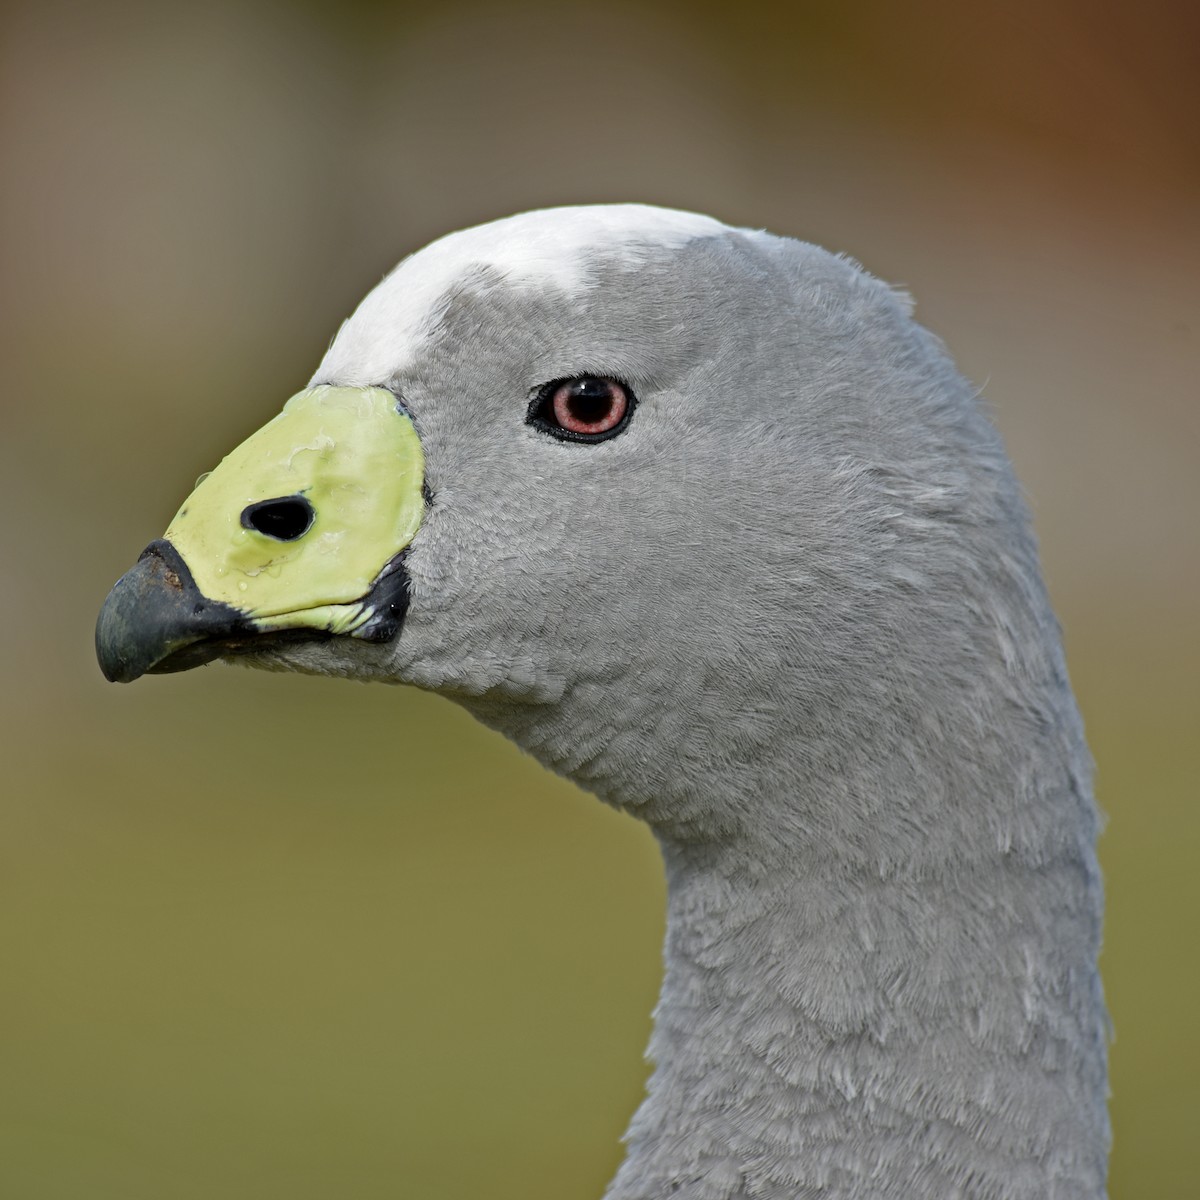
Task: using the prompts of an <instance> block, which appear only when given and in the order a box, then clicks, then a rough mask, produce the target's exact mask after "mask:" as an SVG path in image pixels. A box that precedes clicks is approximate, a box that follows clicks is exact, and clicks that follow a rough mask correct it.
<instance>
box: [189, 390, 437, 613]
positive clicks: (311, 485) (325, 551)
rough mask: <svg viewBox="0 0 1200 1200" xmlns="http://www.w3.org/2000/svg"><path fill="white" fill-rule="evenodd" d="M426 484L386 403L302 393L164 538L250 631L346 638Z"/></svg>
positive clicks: (404, 421) (411, 443)
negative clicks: (318, 633) (319, 632)
mask: <svg viewBox="0 0 1200 1200" xmlns="http://www.w3.org/2000/svg"><path fill="white" fill-rule="evenodd" d="M424 475H425V463H424V457H423V455H422V452H421V443H420V440H419V439H418V437H417V433H416V430H415V429H414V428H413V424H412V421H411V420H410V419H409V417H408V415H407V414H406V413H405V412H404V411H403V410H402V409H401V407H400V405H399V403H398V401H397V400H396V397H395V396H394V395H393V394H392V393H391V392H388V391H385V390H384V389H382V388H374V387H369V388H351V387H316V388H310V389H309V390H307V391H303V392H300V393H298V394H297V395H295V396H293V397H292V398H291V399H290V400H289V401H288V402H287V404H285V405H284V407H283V411H282V412H281V413H280V414H279V415H278V416H277V417H275V419H274V420H272V421H270V422H268V423H267V424H266V425H264V426H263V428H262V429H260V430H259V431H258V432H257V433H255V434H253V435H252V436H251V437H249V438H248V439H247V440H246V441H244V442H243V443H242V444H241V445H240V446H238V447H237V449H236V450H234V451H233V452H232V453H231V454H229V455H228V456H227V457H226V458H225V459H223V460H222V462H221V464H220V466H218V467H217V468H216V470H214V471H212V472H211V473H210V474H208V475H207V476H204V477H202V478H201V480H200V482H199V483H198V484H197V486H196V490H195V491H194V492H193V493H192V494H191V495H190V496H189V497H188V498H187V500H186V501H184V504H183V506H182V507H181V508H180V510H179V512H178V513H177V514H176V516H175V519H174V520H173V521H172V522H171V524H170V526H169V527H168V529H167V532H166V535H165V537H166V540H167V541H168V542H170V543H171V545H172V546H174V547H175V549H176V550H177V551H178V552H179V554H180V556H181V557H182V558H183V561H184V562H185V563H186V564H187V567H188V569H189V570H190V571H191V573H192V578H193V579H194V581H195V584H196V587H197V588H198V589H199V591H200V592H201V593H202V594H203V595H204V596H205V597H206V598H207V599H209V600H214V601H219V602H221V603H223V604H226V605H229V606H230V607H231V608H234V609H237V610H238V611H239V612H240V613H241V614H243V615H244V617H245V618H246V620H247V622H248V623H249V624H250V625H251V626H253V627H254V628H257V629H259V630H261V631H263V632H270V631H275V630H283V629H314V630H325V631H328V632H329V633H335V634H345V633H353V632H354V630H356V629H358V628H359V627H360V626H361V625H363V624H364V623H365V622H367V621H368V620H369V619H370V618H371V616H372V615H373V614H372V609H371V605H370V602H369V599H368V593H369V592H370V590H371V586H372V583H373V582H374V581H375V579H376V577H377V576H378V575H379V574H380V572H381V571H382V570H383V568H384V567H385V566H386V565H387V564H388V562H389V561H390V560H391V559H392V558H394V557H395V556H396V555H397V554H399V553H400V551H401V550H403V549H404V548H405V547H406V546H407V545H408V544H409V542H411V541H412V538H413V535H414V534H415V533H416V532H417V529H418V527H419V526H420V524H421V517H422V515H423V513H424V497H423V494H422V485H423V483H424Z"/></svg>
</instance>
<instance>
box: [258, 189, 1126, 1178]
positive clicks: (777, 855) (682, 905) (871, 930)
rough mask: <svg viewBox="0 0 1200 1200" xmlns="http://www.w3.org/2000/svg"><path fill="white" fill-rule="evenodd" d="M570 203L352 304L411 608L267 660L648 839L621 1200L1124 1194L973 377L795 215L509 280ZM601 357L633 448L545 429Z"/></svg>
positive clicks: (1055, 765)
mask: <svg viewBox="0 0 1200 1200" xmlns="http://www.w3.org/2000/svg"><path fill="white" fill-rule="evenodd" d="M565 211H567V212H569V213H571V214H572V215H571V216H563V215H561V212H560V214H558V215H556V214H555V213H553V212H549V213H545V214H535V215H534V216H533V217H532V218H525V219H524V220H525V221H526V224H525V225H524V226H521V227H520V228H518V229H516V231H515V232H510V233H507V234H503V236H504V237H508V238H509V239H510V240H511V239H512V238H516V239H517V243H518V244H517V245H516V247H515V249H514V247H513V246H511V245H508V244H507V243H506V247H507V248H506V252H505V255H499V256H492V257H491V258H488V256H486V255H480V256H478V258H477V259H476V258H473V257H472V255H471V254H468V255H466V257H465V259H464V261H463V263H462V264H461V266H460V269H458V270H457V271H456V272H455V273H453V274H452V277H450V278H446V279H443V280H441V281H440V282H439V284H438V288H437V295H436V301H435V302H434V303H433V304H431V305H430V306H428V309H427V312H426V315H425V316H424V317H423V318H422V320H421V322H419V324H417V325H414V324H413V323H412V322H411V321H410V322H409V323H408V324H407V325H406V324H404V323H403V322H398V323H397V324H396V325H395V327H394V328H393V327H391V326H389V324H388V317H387V313H388V311H389V310H388V309H387V307H386V305H384V304H383V303H382V302H379V303H376V304H375V305H374V307H373V308H371V309H370V311H366V310H367V309H368V306H366V305H365V306H364V311H365V312H366V315H365V316H362V318H361V320H360V317H359V316H356V317H354V318H352V319H351V320H350V322H348V323H347V326H346V327H345V329H344V330H343V333H342V334H341V335H340V336H339V339H338V341H337V342H335V344H334V347H333V349H332V350H331V352H330V355H329V356H328V357H327V359H326V362H325V364H323V366H322V368H321V371H320V372H318V375H317V377H316V379H315V380H314V382H329V383H343V382H345V383H379V384H384V385H387V386H389V387H391V388H393V389H395V390H396V391H397V392H398V393H399V394H400V395H401V396H402V397H403V399H404V403H405V405H406V407H407V408H408V410H409V411H410V412H411V413H412V415H413V419H414V422H415V424H416V426H417V429H418V432H419V434H420V437H421V440H422V444H423V446H424V450H425V455H426V459H427V479H428V483H429V485H430V487H431V489H432V492H433V494H434V503H433V505H432V508H431V510H430V512H429V514H428V516H427V519H426V521H425V523H424V525H423V526H422V528H421V529H420V531H419V533H418V534H417V537H416V539H415V540H414V542H413V544H412V547H411V549H410V552H409V556H408V567H409V572H410V576H411V580H412V604H411V609H410V612H409V615H408V618H407V621H406V625H405V628H404V630H403V632H402V635H401V636H400V637H399V638H398V639H397V641H396V642H395V643H393V644H390V645H387V646H384V647H373V646H367V645H363V644H359V643H352V642H349V641H344V640H335V641H334V642H330V643H327V644H325V645H323V646H321V647H307V648H297V649H292V650H281V651H279V652H277V653H275V654H274V655H273V656H272V657H271V658H270V659H268V658H267V657H266V656H263V659H262V660H261V663H260V665H270V666H274V667H291V668H294V669H300V670H309V671H319V672H324V673H331V674H342V675H348V676H353V677H359V678H373V679H380V680H385V681H389V682H404V683H410V684H415V685H417V686H420V687H424V688H430V689H434V690H437V691H439V692H442V693H443V694H446V695H448V696H451V697H453V698H455V699H457V700H459V701H460V702H461V703H463V704H464V705H465V706H466V707H467V708H468V709H469V710H470V711H472V712H473V713H474V714H475V715H476V716H478V717H479V718H480V719H481V720H483V721H485V722H486V723H488V724H489V725H491V726H493V727H495V728H497V729H500V730H502V731H503V732H504V733H506V734H507V735H508V736H509V737H511V738H512V739H513V740H515V741H516V742H517V743H518V744H519V745H521V746H522V747H524V748H525V749H526V750H527V751H529V752H530V753H532V754H534V755H535V756H536V757H538V758H539V759H540V760H541V761H542V762H544V763H545V764H546V765H547V766H548V767H550V768H551V769H553V770H555V771H558V772H560V773H562V774H563V775H566V776H567V777H569V778H571V779H573V780H575V781H576V782H577V783H579V784H580V785H581V786H583V787H584V788H586V789H588V790H590V791H592V792H594V793H595V794H596V795H597V796H599V797H600V798H601V799H603V800H605V801H607V802H608V803H610V804H613V805H616V806H618V807H620V808H623V809H625V810H626V811H628V812H631V813H634V814H636V815H637V816H639V817H641V818H643V819H644V820H646V821H648V822H649V823H650V825H651V827H652V828H653V830H654V832H655V834H656V835H657V837H658V839H659V842H660V844H661V846H662V848H663V853H664V859H665V862H666V866H667V872H668V878H669V883H670V901H669V906H670V908H669V927H668V938H667V946H666V963H667V969H666V979H665V982H664V988H663V995H662V1000H661V1003H660V1006H659V1010H658V1013H657V1021H656V1032H655V1035H654V1040H653V1042H652V1045H651V1054H652V1056H653V1057H654V1059H655V1061H656V1063H657V1068H656V1071H655V1074H654V1077H653V1079H652V1082H651V1086H650V1093H649V1096H648V1099H647V1101H646V1103H645V1104H644V1105H643V1107H642V1109H641V1110H640V1112H639V1113H638V1115H637V1116H636V1117H635V1119H634V1123H633V1125H632V1127H631V1129H630V1133H629V1135H628V1141H629V1156H628V1158H627V1161H626V1163H625V1165H624V1166H623V1167H622V1169H621V1172H620V1173H619V1175H618V1177H617V1179H616V1181H615V1182H614V1184H613V1187H612V1189H611V1191H610V1197H611V1200H634V1198H635V1197H637V1198H648V1197H657V1196H666V1195H671V1196H676V1197H681V1198H682V1197H687V1198H689V1200H734V1198H737V1197H755V1198H765V1197H776V1196H778V1197H784V1196H786V1197H821V1198H822V1200H867V1198H868V1197H871V1198H876V1197H880V1198H881V1197H912V1196H920V1197H926V1198H934V1197H938V1198H941V1197H945V1198H950V1197H977V1198H979V1200H985V1198H993V1197H994V1198H996V1200H1026V1198H1028V1200H1032V1198H1033V1197H1039V1198H1046V1197H1054V1198H1060V1200H1066V1198H1072V1200H1075V1198H1083V1197H1087V1198H1088V1200H1095V1198H1096V1197H1100V1196H1103V1195H1104V1187H1105V1185H1104V1178H1105V1161H1106V1154H1107V1145H1108V1125H1107V1118H1106V1113H1105V1098H1106V1097H1105V1042H1106V1024H1105V1015H1104V1006H1103V1000H1102V996H1101V992H1100V987H1099V982H1098V976H1097V973H1096V968H1095V961H1096V954H1097V952H1098V946H1099V931H1100V908H1101V885H1100V879H1099V873H1098V869H1097V865H1096V859H1095V853H1094V842H1095V837H1096V832H1097V821H1096V813H1095V808H1094V805H1093V802H1092V798H1091V788H1090V761H1089V758H1088V753H1087V750H1086V747H1085V744H1084V740H1083V735H1082V729H1081V724H1080V720H1079V717H1078V714H1077V711H1076V708H1075V704H1074V701H1073V699H1072V696H1071V691H1070V687H1069V684H1068V680H1067V674H1066V669H1065V665H1064V660H1063V654H1062V649H1061V645H1060V639H1059V634H1058V628H1057V625H1056V622H1055V619H1054V616H1053V613H1052V612H1051V609H1050V605H1049V602H1048V600H1047V596H1046V592H1045V588H1044V586H1043V583H1042V579H1041V572H1040V568H1039V565H1038V559H1037V551H1036V547H1035V543H1034V539H1033V536H1032V533H1031V531H1030V526H1029V519H1028V515H1027V513H1026V510H1025V507H1024V504H1023V503H1022V500H1021V496H1020V493H1019V489H1018V486H1017V484H1016V482H1015V480H1014V478H1013V474H1012V471H1011V468H1010V465H1009V463H1008V460H1007V457H1006V455H1005V452H1004V449H1003V447H1002V445H1001V442H1000V439H999V437H998V435H997V434H996V432H995V431H994V429H993V428H992V426H991V425H990V424H989V422H988V419H987V416H986V414H985V412H984V411H983V408H982V405H981V402H980V400H979V397H978V395H977V394H976V391H975V389H973V388H972V387H971V386H970V385H969V384H968V383H967V382H966V381H965V380H964V379H963V378H962V377H961V376H960V375H959V374H958V372H957V371H956V370H955V368H954V366H953V364H952V362H951V361H950V359H949V357H948V356H947V354H946V352H945V351H944V349H943V348H942V347H941V345H940V344H939V343H938V341H937V340H936V339H935V338H934V337H933V336H931V335H930V334H929V333H928V332H927V331H925V330H924V329H922V328H921V327H920V326H918V325H917V324H916V323H915V322H914V321H913V320H912V319H911V316H910V306H909V305H908V303H907V301H906V298H905V297H903V296H899V295H898V294H897V293H896V292H895V291H893V290H892V289H890V288H889V287H887V286H886V285H884V284H882V283H880V282H879V281H877V280H875V279H873V278H871V277H870V276H869V275H867V274H866V273H865V272H863V271H862V270H861V269H859V268H858V267H857V266H855V265H854V264H853V263H851V262H849V261H847V260H846V259H844V258H839V257H835V256H834V255H831V254H829V253H827V252H825V251H823V250H820V249H818V248H817V247H815V246H811V245H806V244H804V243H801V242H797V241H794V240H791V239H787V238H778V237H772V236H770V235H767V234H763V233H753V232H748V231H743V230H735V229H730V228H727V227H724V226H717V225H716V224H715V223H708V224H706V225H703V226H701V227H698V228H697V229H696V230H692V231H691V232H690V233H689V234H688V235H687V236H677V237H670V238H665V239H664V238H662V237H661V236H657V237H656V236H655V235H653V234H650V233H647V234H646V235H645V236H641V237H639V236H638V235H636V233H635V234H634V235H631V236H620V237H618V236H617V235H616V234H614V232H613V226H612V222H611V220H609V219H608V218H607V217H606V220H607V221H608V223H607V224H604V223H603V222H601V225H599V226H597V231H596V233H595V236H594V237H593V238H592V239H591V240H590V241H589V240H588V239H587V238H584V239H582V242H581V246H577V247H576V250H577V253H578V254H579V256H580V261H579V262H577V263H575V264H574V265H573V267H572V270H571V271H567V272H559V273H557V274H556V273H555V271H553V270H547V271H543V272H542V273H541V275H538V274H537V273H536V272H535V273H534V274H533V276H532V277H531V276H530V275H529V274H528V273H522V271H521V270H520V269H519V265H520V262H521V255H520V244H519V242H520V238H521V237H522V236H530V235H529V232H528V231H529V229H530V227H531V226H530V224H529V222H530V221H533V228H535V229H536V228H537V220H538V219H539V218H540V220H542V221H543V222H550V223H551V224H553V223H554V222H555V221H567V220H573V221H575V222H576V224H575V226H574V227H573V228H574V229H576V230H577V229H578V228H579V224H578V223H579V221H580V220H584V222H585V224H586V214H587V213H588V212H589V211H590V210H565ZM581 213H583V214H585V216H584V217H583V218H581V217H580V214H581ZM618 227H619V222H618ZM522 229H523V230H524V231H525V232H524V233H522V232H521V230H522ZM497 236H498V237H500V236H502V235H501V234H499V233H498V234H497ZM539 236H540V234H539ZM631 246H632V247H633V251H632V252H631ZM418 257H419V256H418ZM414 261H415V260H414ZM513 263H516V264H517V268H514V267H513V266H512V264H513ZM381 286H384V287H386V286H387V284H386V283H385V285H381ZM356 322H359V323H358V324H357V325H356ZM414 329H415V330H417V331H418V332H416V333H414ZM389 339H390V340H389ZM339 347H340V348H339ZM582 374H598V375H605V376H613V377H616V378H619V379H621V380H623V381H624V382H626V383H627V384H628V385H629V386H630V387H631V388H632V389H633V391H634V392H635V393H636V396H637V398H638V401H639V403H638V407H637V409H636V411H635V413H634V416H633V419H632V420H631V422H630V424H629V427H628V428H627V429H626V430H625V431H624V432H623V433H622V434H620V435H619V436H617V437H615V438H613V439H611V440H609V441H606V442H603V443H601V444H597V445H581V444H574V443H565V442H561V441H557V440H555V439H554V438H552V437H549V436H547V435H546V434H545V433H544V432H541V431H539V430H538V429H536V428H534V427H532V426H531V425H529V424H528V423H527V422H526V419H525V417H526V410H527V405H528V403H529V399H530V396H531V395H532V394H533V393H534V391H535V390H536V388H537V387H538V385H540V384H542V383H543V382H545V381H547V380H552V379H556V378H563V377H570V376H576V375H582Z"/></svg>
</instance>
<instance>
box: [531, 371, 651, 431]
mask: <svg viewBox="0 0 1200 1200" xmlns="http://www.w3.org/2000/svg"><path fill="white" fill-rule="evenodd" d="M633 406H634V397H633V393H632V392H630V391H629V389H628V388H626V387H625V385H624V384H621V383H618V382H617V381H616V380H615V379H605V378H603V377H601V376H597V375H581V376H580V377H579V378H577V379H561V380H556V381H555V382H554V383H548V384H546V386H545V387H543V388H542V389H541V390H540V392H539V393H538V396H537V399H535V400H534V402H533V404H532V405H531V407H530V411H529V420H530V423H531V424H533V425H536V426H538V427H539V428H541V429H544V430H545V431H546V432H547V433H552V434H554V435H555V437H558V438H561V439H563V440H564V441H573V442H600V441H603V440H604V439H605V438H608V437H612V436H613V435H614V434H617V433H620V432H621V430H622V429H624V428H625V425H626V423H627V422H628V419H629V415H630V413H631V412H632V411H633Z"/></svg>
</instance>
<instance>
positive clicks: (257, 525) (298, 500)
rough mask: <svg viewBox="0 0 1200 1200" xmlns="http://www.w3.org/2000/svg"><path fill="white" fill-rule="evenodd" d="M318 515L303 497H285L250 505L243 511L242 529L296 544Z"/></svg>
mask: <svg viewBox="0 0 1200 1200" xmlns="http://www.w3.org/2000/svg"><path fill="white" fill-rule="evenodd" d="M316 515H317V514H316V513H315V512H314V511H313V506H312V505H311V504H309V502H308V501H307V500H305V498H304V497H303V496H283V497H281V498H280V499H278V500H260V501H259V502H258V503H257V504H251V505H249V507H247V508H246V509H244V510H243V511H242V527H243V528H245V529H256V530H257V531H258V532H259V533H265V534H266V535H267V537H272V538H275V539H276V540H278V541H281V542H294V541H295V540H296V539H297V538H298V537H302V536H303V535H304V534H306V533H307V532H308V531H309V528H310V527H311V526H312V523H313V520H314V518H315V517H316Z"/></svg>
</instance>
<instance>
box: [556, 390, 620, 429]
mask: <svg viewBox="0 0 1200 1200" xmlns="http://www.w3.org/2000/svg"><path fill="white" fill-rule="evenodd" d="M613 402H614V401H613V394H612V385H611V384H609V383H605V382H604V380H602V379H581V380H580V381H579V382H578V383H577V384H575V385H574V386H573V387H572V389H571V396H570V398H569V399H568V401H567V407H568V408H569V409H570V410H571V416H572V417H574V418H575V420H576V421H579V422H580V423H581V424H584V425H595V424H597V423H598V422H600V421H603V420H604V418H605V417H607V416H608V415H609V413H611V412H612V407H613Z"/></svg>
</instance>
